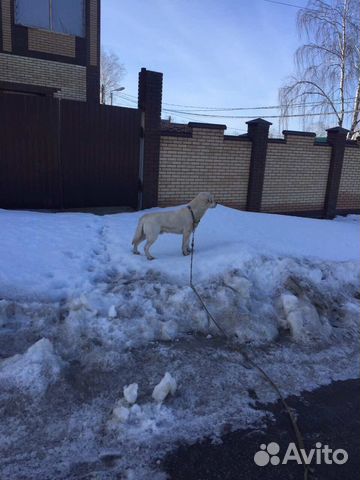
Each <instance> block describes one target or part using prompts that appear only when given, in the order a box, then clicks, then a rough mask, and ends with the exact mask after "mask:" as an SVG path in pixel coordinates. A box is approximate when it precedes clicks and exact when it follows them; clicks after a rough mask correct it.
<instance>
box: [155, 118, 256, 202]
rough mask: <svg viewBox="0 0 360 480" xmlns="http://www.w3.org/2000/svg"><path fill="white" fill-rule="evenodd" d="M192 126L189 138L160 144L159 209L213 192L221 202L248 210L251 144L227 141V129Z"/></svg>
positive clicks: (173, 137)
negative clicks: (205, 192) (206, 192)
mask: <svg viewBox="0 0 360 480" xmlns="http://www.w3.org/2000/svg"><path fill="white" fill-rule="evenodd" d="M209 127H210V128H202V127H201V126H196V124H193V126H192V127H190V131H189V134H190V135H189V136H188V137H181V136H178V135H179V134H176V133H175V134H174V135H171V134H170V135H169V134H168V135H163V136H162V137H161V143H160V146H161V147H160V169H159V197H158V204H159V205H160V206H167V205H176V204H179V203H186V202H188V201H190V200H191V199H192V198H193V197H194V196H195V195H197V194H198V193H199V192H201V191H210V192H212V193H213V194H214V195H215V196H216V199H217V201H218V202H220V203H223V204H225V205H228V206H232V207H236V208H245V207H246V198H247V185H248V177H249V164H250V155H251V142H250V141H249V140H247V139H245V141H239V139H238V138H236V137H233V139H231V137H224V127H223V126H221V125H220V126H218V128H215V129H214V128H213V126H211V125H209Z"/></svg>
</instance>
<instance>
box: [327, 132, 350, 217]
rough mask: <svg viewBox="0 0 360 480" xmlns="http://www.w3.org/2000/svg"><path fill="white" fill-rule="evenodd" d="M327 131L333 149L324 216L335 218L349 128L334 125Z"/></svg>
mask: <svg viewBox="0 0 360 480" xmlns="http://www.w3.org/2000/svg"><path fill="white" fill-rule="evenodd" d="M326 131H327V141H328V143H329V145H331V147H332V151H331V159H330V167H329V173H328V180H327V186H326V194H325V204H324V217H325V218H334V217H335V215H336V205H337V198H338V193H339V186H340V177H341V170H342V165H343V160H344V152H345V143H346V136H347V134H348V131H349V130H346V129H345V128H342V127H334V128H329V129H327V130H326Z"/></svg>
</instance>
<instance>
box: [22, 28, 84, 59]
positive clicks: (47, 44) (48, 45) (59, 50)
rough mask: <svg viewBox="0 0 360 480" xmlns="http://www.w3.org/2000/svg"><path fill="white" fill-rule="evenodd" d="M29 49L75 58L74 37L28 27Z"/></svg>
mask: <svg viewBox="0 0 360 480" xmlns="http://www.w3.org/2000/svg"><path fill="white" fill-rule="evenodd" d="M28 46H29V50H32V51H36V52H43V53H51V54H53V55H63V56H65V57H71V58H75V37H74V36H71V35H63V34H61V33H55V32H48V31H46V30H38V29H35V28H29V30H28Z"/></svg>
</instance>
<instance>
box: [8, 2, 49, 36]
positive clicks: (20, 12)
mask: <svg viewBox="0 0 360 480" xmlns="http://www.w3.org/2000/svg"><path fill="white" fill-rule="evenodd" d="M49 5H50V3H49V0H15V23H17V24H20V25H25V26H27V27H39V28H46V29H49V28H50V20H49V18H50V7H49Z"/></svg>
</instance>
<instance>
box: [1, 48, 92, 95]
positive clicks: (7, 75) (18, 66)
mask: <svg viewBox="0 0 360 480" xmlns="http://www.w3.org/2000/svg"><path fill="white" fill-rule="evenodd" d="M0 72H1V75H0V77H1V80H2V81H5V82H12V81H13V80H14V78H16V82H17V83H21V84H29V85H34V86H39V87H43V86H45V87H49V88H60V91H59V92H58V93H57V94H55V96H58V97H61V98H67V99H71V100H81V101H85V100H86V67H84V66H80V65H71V64H67V63H61V62H49V61H47V60H42V59H39V58H28V57H20V56H18V55H7V54H0Z"/></svg>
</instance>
